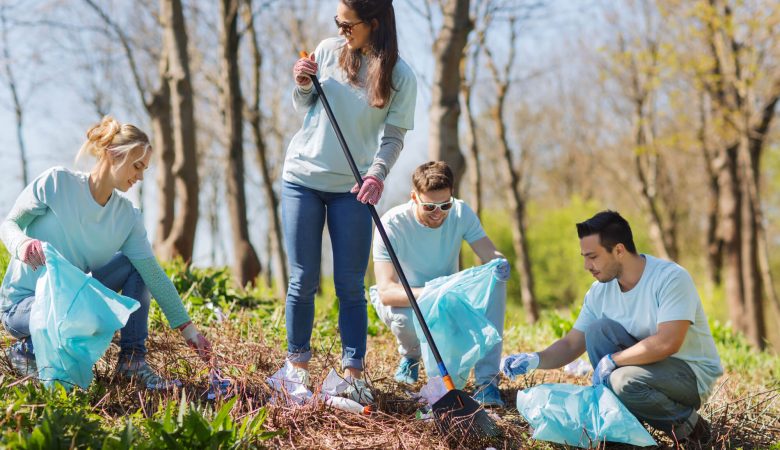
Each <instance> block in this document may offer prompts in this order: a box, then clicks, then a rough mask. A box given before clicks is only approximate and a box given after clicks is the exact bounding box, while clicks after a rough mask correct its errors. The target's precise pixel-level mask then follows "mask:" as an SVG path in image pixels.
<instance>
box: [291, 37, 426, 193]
mask: <svg viewBox="0 0 780 450" xmlns="http://www.w3.org/2000/svg"><path fill="white" fill-rule="evenodd" d="M344 45H345V40H344V39H343V38H330V39H326V40H324V41H322V42H321V43H320V45H318V46H317V49H316V50H314V57H315V60H316V61H317V64H318V73H317V76H318V78H319V80H320V84H321V85H322V89H323V91H324V92H325V96H326V97H327V99H328V103H329V104H330V107H331V109H332V110H333V115H334V116H336V120H337V122H338V124H339V128H340V129H341V132H342V133H343V134H344V139H345V140H346V141H347V145H348V146H349V150H350V152H351V153H352V156H353V157H354V159H355V163H356V164H357V167H358V170H359V171H360V173H361V175H365V173H366V171H367V170H368V168H369V167H370V166H371V163H372V162H373V160H374V155H375V154H376V152H377V150H378V149H379V144H380V140H381V133H382V131H383V130H384V125H385V124H389V125H394V126H396V127H398V128H403V129H405V130H411V129H413V128H414V107H415V102H416V99H417V79H416V77H415V75H414V72H412V69H411V68H410V67H409V65H408V64H406V62H405V61H404V60H402V59H400V58H399V59H398V62H397V63H396V65H395V67H394V68H393V87H394V88H395V90H394V91H393V92H392V94H391V95H390V101H389V102H388V103H387V104H386V105H385V107H384V108H382V109H379V108H374V107H372V106H371V105H369V103H368V94H367V92H366V89H365V87H360V86H353V85H352V84H350V83H349V82H348V81H347V79H346V76H345V73H344V71H342V70H341V68H340V67H339V54H340V53H341V48H342V47H343V46H344ZM364 62H365V60H364ZM366 66H367V64H363V65H362V67H361V75H362V76H361V78H362V77H364V76H365V70H366ZM314 95H316V93H315V94H314ZM313 100H314V101H313V102H312V104H311V105H310V106H309V108H308V110H307V112H306V117H305V118H304V119H303V126H302V127H301V129H300V130H298V132H297V133H295V136H293V138H292V140H291V141H290V146H289V147H288V148H287V155H286V156H285V160H284V170H283V173H282V178H283V179H284V180H286V181H289V182H290V183H294V184H298V185H301V186H305V187H308V188H311V189H316V190H319V191H324V192H347V191H349V190H350V188H352V186H354V184H355V178H354V176H353V175H352V172H351V171H350V169H349V165H348V163H347V160H346V158H345V156H344V153H343V151H342V149H341V146H340V144H339V141H338V139H337V138H336V133H335V132H334V131H333V127H332V126H331V124H330V121H329V120H328V116H327V113H326V112H325V110H324V108H323V107H322V104H321V102H320V101H319V100H318V99H316V98H314V99H313Z"/></svg>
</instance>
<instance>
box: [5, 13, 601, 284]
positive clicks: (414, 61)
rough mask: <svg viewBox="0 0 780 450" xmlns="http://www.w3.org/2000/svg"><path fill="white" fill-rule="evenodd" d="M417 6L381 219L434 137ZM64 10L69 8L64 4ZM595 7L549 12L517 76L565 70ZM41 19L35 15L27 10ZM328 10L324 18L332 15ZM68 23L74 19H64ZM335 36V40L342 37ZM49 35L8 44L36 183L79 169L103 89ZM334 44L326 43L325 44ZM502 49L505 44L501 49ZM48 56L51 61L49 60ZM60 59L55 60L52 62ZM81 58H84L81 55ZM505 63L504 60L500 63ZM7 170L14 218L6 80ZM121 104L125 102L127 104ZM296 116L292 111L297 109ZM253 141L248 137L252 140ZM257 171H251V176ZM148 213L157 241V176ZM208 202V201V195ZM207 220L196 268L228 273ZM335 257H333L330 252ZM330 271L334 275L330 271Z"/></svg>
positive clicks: (408, 23) (526, 43)
mask: <svg viewBox="0 0 780 450" xmlns="http://www.w3.org/2000/svg"><path fill="white" fill-rule="evenodd" d="M413 1H417V0H396V1H395V2H394V3H395V8H396V15H397V21H398V27H399V47H400V51H401V56H402V57H403V58H404V59H405V60H407V62H409V64H410V65H411V66H412V68H413V70H414V71H415V72H416V74H417V76H418V97H417V106H416V112H415V116H416V119H415V129H414V130H412V131H410V132H409V133H408V134H407V138H406V141H405V148H404V151H403V152H402V154H401V157H400V158H399V161H398V162H397V164H396V166H395V167H394V168H393V170H392V172H391V174H390V176H389V177H388V179H387V180H386V191H385V193H384V195H383V198H382V202H381V203H380V204H379V205H378V209H379V212H380V214H381V213H382V212H383V211H385V210H387V209H389V208H390V207H392V206H394V205H396V204H398V203H400V202H403V201H405V200H406V199H408V194H409V190H410V188H411V186H410V181H409V180H410V175H411V172H412V170H413V169H414V167H416V166H417V165H419V164H420V163H422V162H424V161H426V160H427V159H428V156H427V155H428V152H427V140H428V139H427V132H428V115H427V110H428V107H429V104H430V79H431V73H432V70H433V61H432V58H431V50H430V45H431V44H430V42H431V41H430V37H429V34H428V31H427V25H426V24H425V23H424V22H423V21H422V19H421V18H420V17H419V16H418V15H417V14H416V13H415V12H414V11H413V9H412V8H410V7H409V2H413ZM0 2H4V3H3V4H6V5H8V4H9V3H10V4H11V6H12V8H13V7H14V5H16V7H15V8H14V9H12V10H11V11H12V14H13V11H19V10H20V9H21V8H19V7H18V5H20V4H21V2H19V1H16V2H9V1H8V0H0ZM60 3H62V2H60ZM28 4H33V5H34V4H37V5H39V7H41V8H43V7H44V6H40V5H49V6H45V7H46V8H51V7H52V6H50V5H52V4H54V5H55V6H54V7H58V8H64V7H65V6H62V5H59V6H57V2H54V3H51V2H48V3H47V2H33V3H25V5H28ZM587 5H588V2H583V1H576V0H564V1H560V0H559V1H553V2H551V4H550V5H549V8H548V10H547V11H546V12H545V14H544V16H543V17H541V18H540V19H539V20H537V21H534V22H533V23H529V24H528V26H527V27H524V28H523V30H522V36H521V50H520V53H519V65H520V67H518V72H519V73H521V72H524V73H529V72H532V71H534V70H539V69H545V68H549V69H550V70H558V69H557V68H556V67H558V68H559V66H561V65H562V64H563V63H562V62H561V61H565V60H566V59H567V58H571V57H572V55H570V54H568V53H567V52H571V51H573V50H572V49H573V48H574V47H575V46H574V45H573V43H574V41H576V40H577V38H578V36H580V35H581V33H582V30H583V28H584V27H587V26H588V24H589V23H590V21H591V16H590V14H589V12H588V11H589V9H588V7H587ZM335 7H336V2H335V1H333V13H334V14H335ZM24 9H25V10H27V11H31V12H33V13H34V12H35V7H29V8H24ZM324 9H325V14H330V12H329V11H327V8H324ZM29 14H30V12H27V13H26V16H25V14H23V15H22V16H23V17H24V18H25V20H30V19H29V17H30V15H29ZM65 17H67V14H65ZM333 31H334V33H333V34H334V35H335V30H333ZM47 32H48V31H47V30H46V29H45V28H40V27H32V28H30V27H17V28H12V29H11V31H10V33H9V35H8V37H9V39H8V42H10V44H11V45H10V46H9V49H10V51H11V52H12V53H11V59H10V60H11V61H12V64H11V68H12V70H14V72H15V76H16V77H17V78H18V81H19V85H20V88H21V95H22V98H23V102H24V111H25V126H24V129H23V133H24V139H25V142H26V147H27V152H28V164H29V168H28V175H29V177H30V179H32V178H34V177H35V176H36V175H37V174H39V173H41V172H42V171H43V170H45V169H47V168H49V167H52V166H55V165H64V166H66V167H75V166H74V157H75V155H76V153H77V151H78V148H79V146H80V145H81V142H82V138H83V136H84V133H85V131H86V129H87V128H88V126H89V125H90V124H91V123H94V121H95V120H96V113H95V111H94V108H93V107H91V106H90V105H89V104H88V102H86V101H85V96H86V95H88V94H85V93H88V92H89V91H90V88H91V86H95V85H97V84H99V83H100V82H101V80H100V78H101V76H102V74H101V73H91V74H85V72H84V71H83V70H80V64H83V62H81V61H82V60H81V59H80V58H77V57H76V56H75V54H77V53H78V51H79V49H80V48H84V45H85V44H84V43H83V42H58V43H57V45H56V46H54V48H50V46H52V44H49V43H47V42H48V41H50V39H48V36H46V33H47ZM492 33H493V34H494V35H495V36H496V39H498V41H500V40H501V38H502V37H503V36H502V35H501V33H502V31H501V30H500V29H498V30H494V31H492ZM325 37H328V36H325V35H323V36H322V38H325ZM499 45H500V44H499ZM64 48H70V49H75V50H74V52H75V53H74V52H66V51H62V49H64ZM41 55H44V56H43V57H42V56H41ZM52 55H54V56H52ZM80 56H81V55H80ZM499 57H500V56H499ZM279 71H280V74H283V76H288V75H289V72H290V70H289V68H287V67H284V68H279ZM0 80H1V81H2V83H1V84H0V167H2V168H3V170H2V173H3V174H4V182H3V183H2V188H1V189H0V215H2V216H4V215H5V214H7V213H8V211H9V210H10V208H11V207H12V205H13V202H14V201H15V199H16V197H17V195H18V193H19V192H20V191H21V189H22V187H23V183H22V176H21V167H20V163H19V148H18V145H17V141H16V128H15V120H14V115H13V110H12V107H11V106H12V104H11V101H10V95H9V91H8V87H7V84H6V81H5V80H6V78H5V76H4V75H3V76H2V77H0ZM120 97H121V96H120ZM111 105H112V106H113V108H114V109H113V111H116V112H115V115H116V116H117V117H118V118H120V121H131V120H132V119H131V120H122V118H121V117H122V115H123V113H124V115H125V116H130V117H132V115H133V114H137V111H134V110H133V108H132V107H129V106H127V105H123V104H122V102H121V100H114V101H112V102H111ZM290 110H292V105H290ZM246 136H248V133H247V135H246ZM245 152H246V154H247V158H252V157H253V156H252V155H253V149H252V148H251V146H249V145H248V146H247V148H245ZM253 166H254V163H253V162H251V161H250V160H249V159H248V161H247V167H250V168H251V167H253ZM78 167H79V168H80V169H82V170H84V169H88V168H89V165H88V164H82V165H81V166H78ZM250 170H251V169H250ZM143 185H144V186H145V189H144V190H143V197H144V198H143V205H144V206H145V213H144V214H145V221H146V223H147V228H148V230H149V233H150V237H151V234H152V233H153V226H152V224H153V223H154V221H155V217H154V216H155V208H154V207H153V206H154V204H155V202H156V186H155V185H154V168H152V169H150V171H149V172H148V173H147V175H146V181H145V182H144V183H143ZM248 189H249V190H250V192H249V193H248V198H249V199H250V204H249V206H248V214H249V221H250V230H251V231H250V239H251V240H252V242H253V244H254V245H255V247H256V248H257V249H258V253H259V254H260V255H261V258H264V255H265V254H266V252H267V249H266V248H265V247H266V242H265V236H266V235H267V233H266V229H267V226H266V223H265V213H264V207H265V206H264V205H262V204H261V203H258V202H256V201H255V202H253V200H252V199H255V198H260V196H259V195H252V193H251V190H252V189H257V188H256V187H252V186H248ZM127 195H128V196H129V197H130V198H131V199H132V200H133V201H134V202H135V203H136V204H137V205H140V204H141V203H140V202H139V192H138V189H137V188H133V190H131V191H130V192H128V194H127ZM204 195H205V193H204ZM223 222H224V223H223V224H222V225H221V229H222V230H228V229H229V225H228V221H227V218H226V217H223ZM207 227H208V225H207V223H206V220H205V219H201V222H200V223H199V226H198V236H197V239H196V242H197V244H196V249H195V255H194V258H193V262H194V263H195V265H199V266H205V265H212V264H217V265H222V264H228V263H229V259H230V245H229V244H228V243H227V239H221V240H220V241H221V242H217V243H215V242H213V241H212V239H211V237H210V233H209V232H208V229H207ZM215 245H216V246H217V247H218V249H219V250H218V251H217V252H216V260H214V259H213V258H212V253H213V251H212V248H213V247H214V246H215ZM324 253H328V252H324ZM326 271H327V270H326Z"/></svg>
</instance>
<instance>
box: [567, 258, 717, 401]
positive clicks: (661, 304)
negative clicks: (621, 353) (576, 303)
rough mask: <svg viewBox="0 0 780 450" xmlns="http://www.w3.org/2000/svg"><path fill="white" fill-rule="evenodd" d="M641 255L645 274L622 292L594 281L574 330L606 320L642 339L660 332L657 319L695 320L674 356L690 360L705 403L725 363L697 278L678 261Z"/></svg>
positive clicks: (614, 285) (613, 285)
mask: <svg viewBox="0 0 780 450" xmlns="http://www.w3.org/2000/svg"><path fill="white" fill-rule="evenodd" d="M642 256H643V257H644V258H645V261H646V265H645V269H644V272H643V273H642V277H641V278H640V279H639V283H637V285H636V286H634V288H633V289H631V290H630V291H628V292H622V291H621V290H620V285H619V284H618V281H617V279H614V280H612V281H609V282H607V283H601V282H599V281H596V282H594V283H593V285H592V286H591V287H590V290H589V291H588V293H587V294H585V302H584V303H583V305H582V311H580V315H579V317H577V321H576V322H575V323H574V328H575V329H577V330H579V331H582V332H583V333H584V332H585V330H586V329H587V327H588V325H590V324H591V323H592V322H593V321H595V320H598V319H602V318H607V319H612V320H614V321H616V322H618V323H619V324H621V325H622V326H623V327H624V328H625V329H626V331H628V333H629V334H631V335H632V336H634V337H635V338H636V339H638V340H640V341H641V340H642V339H644V338H646V337H648V336H652V335H654V334H657V333H658V324H659V323H662V322H669V321H672V320H687V321H689V322H691V326H690V327H689V328H688V332H687V333H686V335H685V340H684V341H683V344H682V346H681V347H680V350H679V351H678V352H677V353H675V354H673V355H672V356H673V357H675V358H677V359H681V360H683V361H685V362H686V363H688V365H689V366H690V367H691V369H692V370H693V373H694V374H696V381H697V385H698V390H699V396H700V397H701V399H702V403H704V401H706V399H707V398H708V397H709V395H710V393H711V392H712V386H713V384H714V383H715V380H717V379H718V377H720V376H721V375H722V374H723V367H722V366H721V364H720V356H718V351H717V349H716V348H715V341H714V340H713V338H712V334H711V333H710V327H709V324H708V323H707V316H706V315H705V314H704V309H703V308H702V305H701V299H699V294H698V293H697V292H696V287H695V286H694V284H693V279H692V278H691V276H690V275H689V274H688V272H687V271H686V270H685V269H683V268H682V267H681V266H679V265H678V264H675V263H673V262H670V261H665V260H662V259H658V258H655V257H653V256H650V255H642Z"/></svg>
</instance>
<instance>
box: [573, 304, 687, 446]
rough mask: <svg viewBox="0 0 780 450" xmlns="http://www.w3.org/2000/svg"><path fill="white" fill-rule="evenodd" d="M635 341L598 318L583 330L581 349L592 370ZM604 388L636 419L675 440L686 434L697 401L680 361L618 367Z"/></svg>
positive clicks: (611, 322) (685, 368)
mask: <svg viewBox="0 0 780 450" xmlns="http://www.w3.org/2000/svg"><path fill="white" fill-rule="evenodd" d="M637 342H638V340H637V339H636V338H635V337H634V336H631V335H630V334H629V333H628V332H627V331H626V329H625V328H623V326H622V325H620V324H619V323H618V322H615V321H614V320H611V319H606V318H603V319H599V320H596V321H595V322H593V323H591V324H590V325H589V326H588V328H587V329H586V330H585V348H586V349H587V351H588V357H589V358H590V362H591V364H592V365H593V367H594V368H595V367H596V365H597V364H598V363H599V361H601V358H603V357H604V356H605V355H607V354H608V353H615V352H618V351H621V350H625V349H627V348H628V347H631V346H632V345H634V344H636V343H637ZM607 385H608V386H609V388H610V389H612V392H614V393H615V395H617V396H618V398H619V399H620V401H621V402H623V404H624V405H625V406H626V408H628V410H629V411H631V413H632V414H634V415H635V416H637V417H638V418H639V419H641V420H644V421H645V422H647V423H649V424H650V425H652V426H653V427H654V428H657V429H659V430H663V431H665V432H666V433H668V434H671V433H674V434H675V435H676V436H677V437H678V438H682V437H685V436H687V435H688V434H690V432H691V430H693V427H694V426H695V425H696V422H697V421H698V419H699V415H698V413H697V412H696V410H697V409H699V407H700V406H701V399H700V397H699V391H698V387H697V383H696V374H694V373H693V370H692V369H691V368H690V366H688V363H686V362H685V361H683V360H681V359H677V358H674V357H669V358H666V359H664V360H661V361H658V362H656V363H652V364H644V365H640V366H621V367H618V368H617V369H615V370H614V371H613V372H612V374H611V375H610V376H609V380H608V382H607Z"/></svg>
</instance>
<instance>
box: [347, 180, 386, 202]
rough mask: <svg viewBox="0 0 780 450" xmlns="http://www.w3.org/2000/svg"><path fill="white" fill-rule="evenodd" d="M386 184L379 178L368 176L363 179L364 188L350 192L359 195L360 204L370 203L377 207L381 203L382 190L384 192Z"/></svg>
mask: <svg viewBox="0 0 780 450" xmlns="http://www.w3.org/2000/svg"><path fill="white" fill-rule="evenodd" d="M384 188H385V184H384V183H383V182H382V180H380V179H379V178H377V177H375V176H372V175H368V176H366V177H363V186H358V184H357V183H355V186H353V187H352V189H351V190H350V191H349V192H351V193H353V194H355V193H357V199H358V201H359V202H360V203H369V204H371V205H376V204H377V203H379V199H380V198H381V197H382V190H384Z"/></svg>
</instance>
